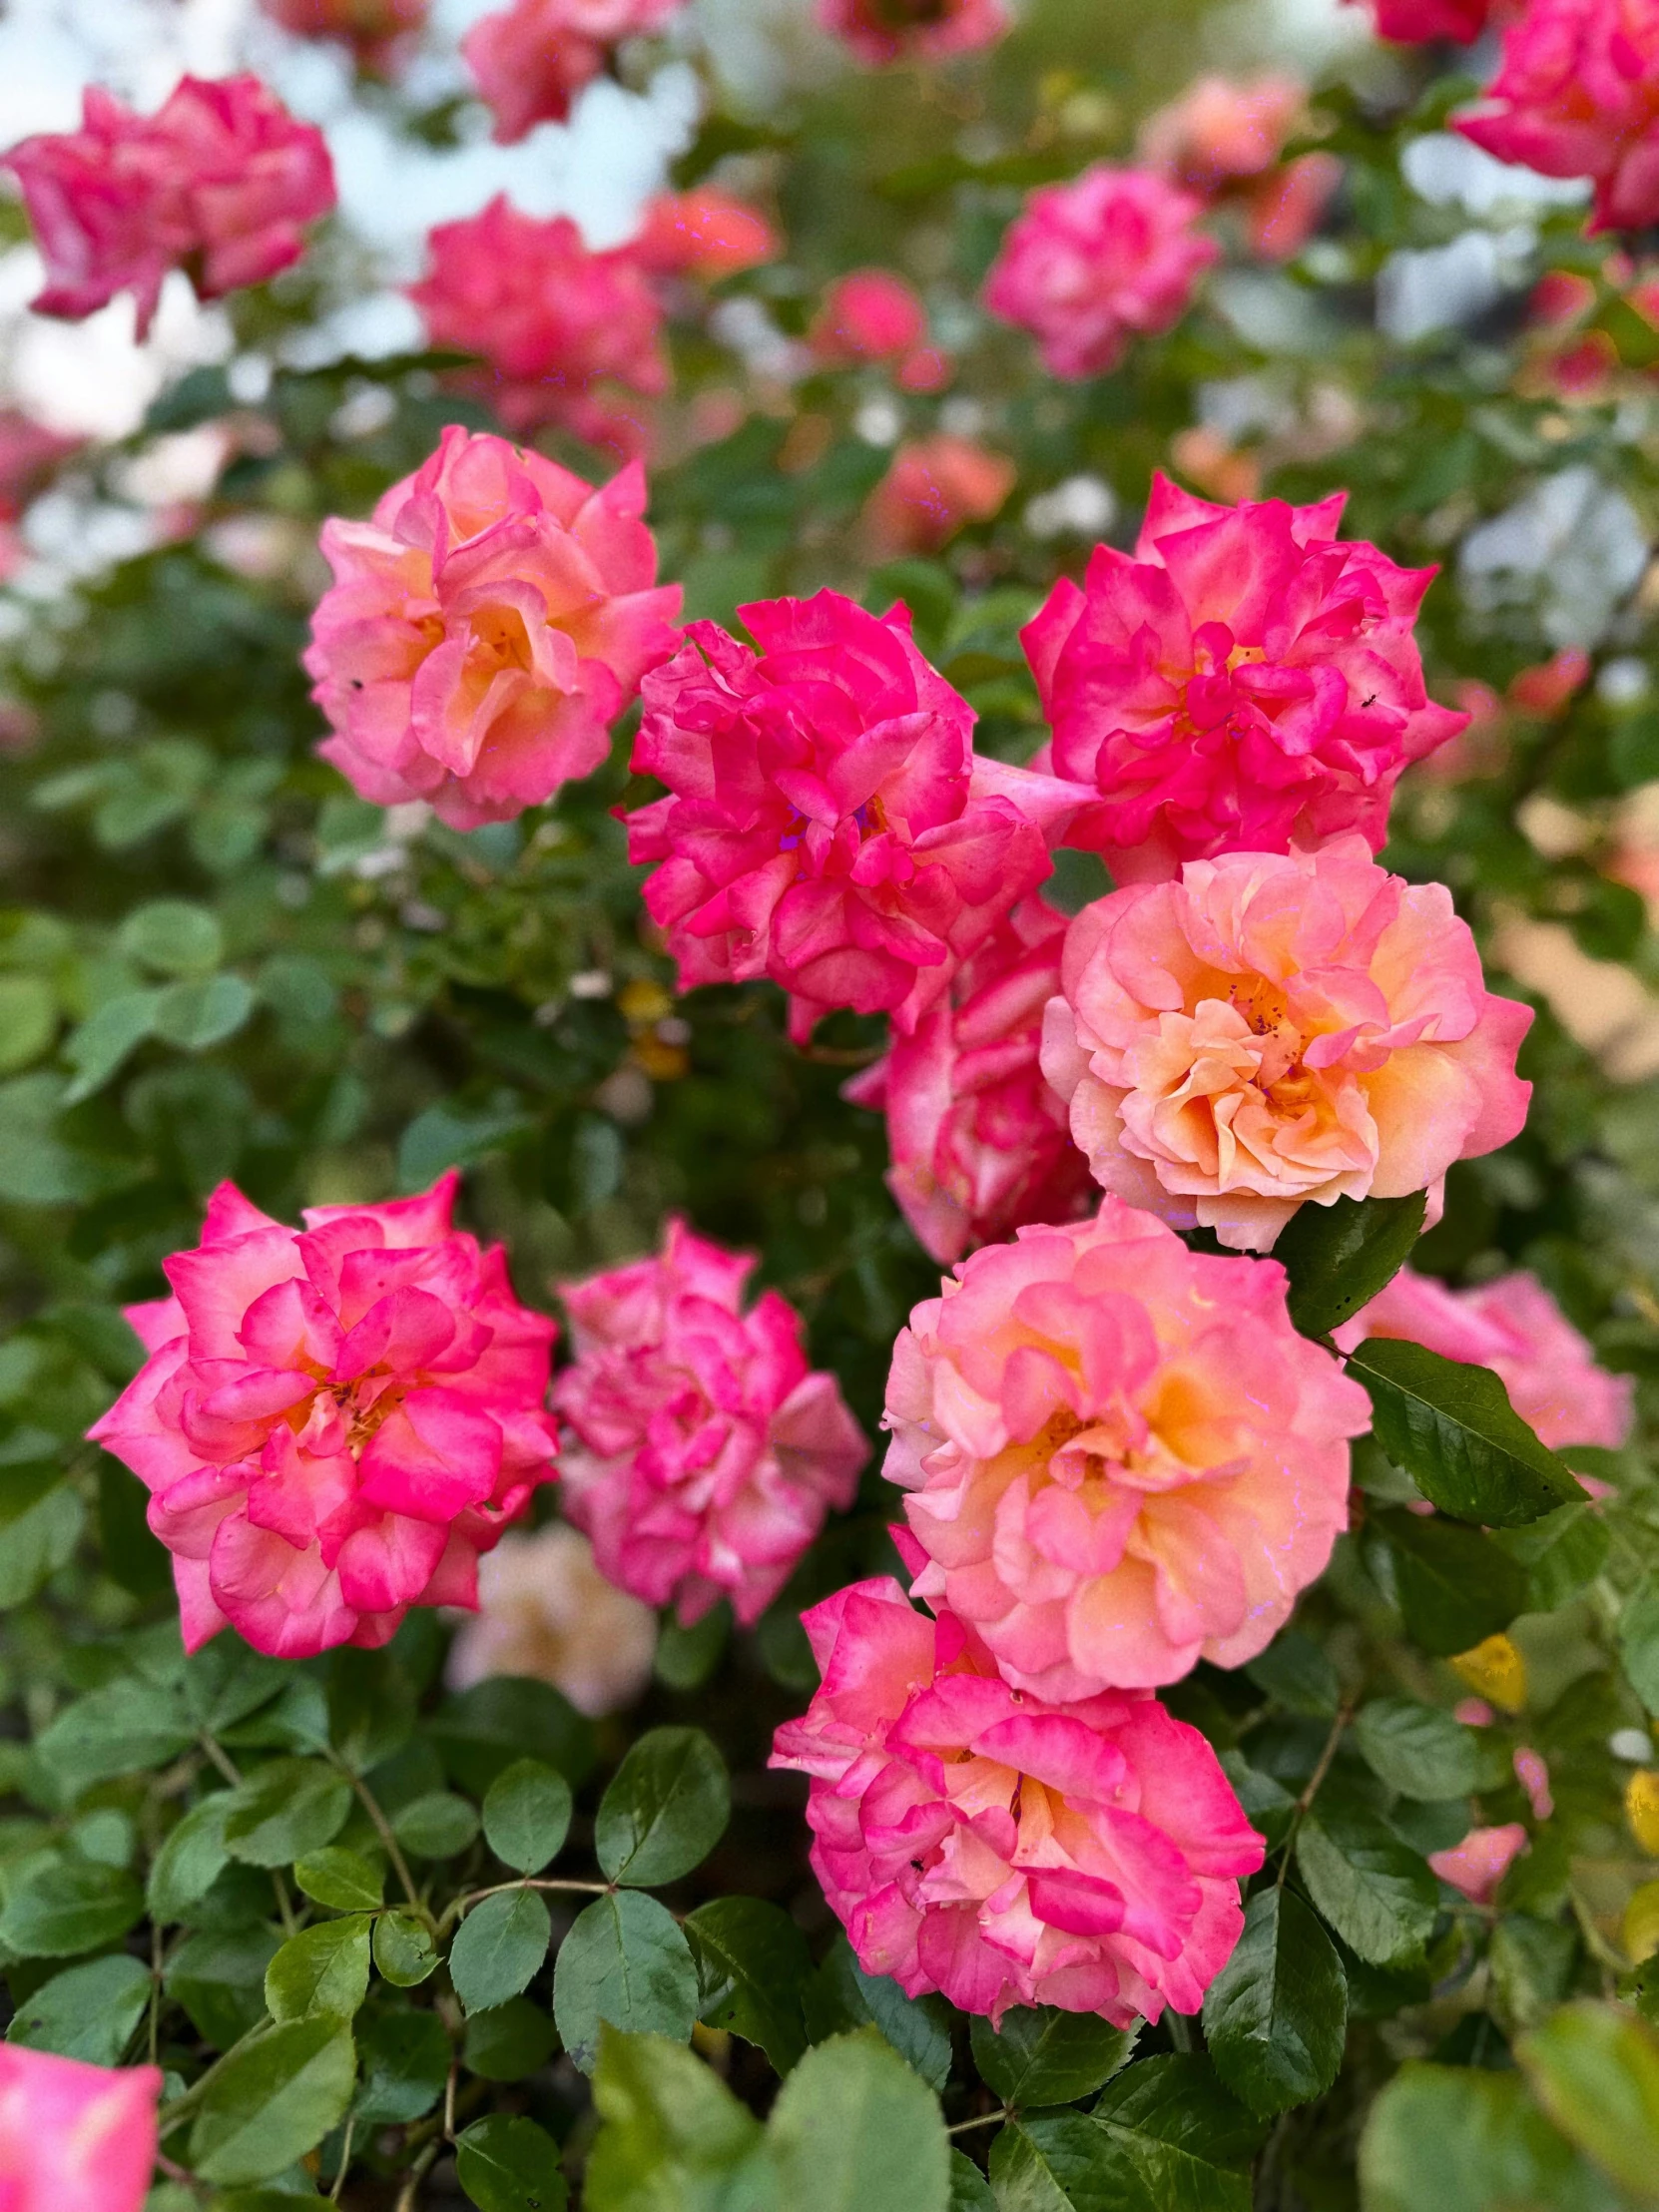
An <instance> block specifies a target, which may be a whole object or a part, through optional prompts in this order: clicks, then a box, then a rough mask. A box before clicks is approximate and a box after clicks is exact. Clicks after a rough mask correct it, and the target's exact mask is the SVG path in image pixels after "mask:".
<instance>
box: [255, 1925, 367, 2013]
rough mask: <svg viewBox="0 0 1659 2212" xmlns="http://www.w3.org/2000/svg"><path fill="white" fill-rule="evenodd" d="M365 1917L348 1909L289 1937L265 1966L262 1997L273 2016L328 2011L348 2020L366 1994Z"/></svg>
mask: <svg viewBox="0 0 1659 2212" xmlns="http://www.w3.org/2000/svg"><path fill="white" fill-rule="evenodd" d="M368 1938H369V1921H368V1916H367V1915H366V1914H364V1913H354V1914H352V1915H351V1916H350V1917H349V1919H346V1920H342V1921H319V1922H318V1923H317V1925H316V1926H315V1927H314V1928H304V1929H301V1930H300V1932H299V1934H298V1935H297V1936H289V1938H288V1940H287V1941H286V1942H285V1943H284V1944H283V1945H282V1947H281V1949H280V1950H279V1951H278V1952H277V1955H276V1957H275V1958H274V1959H273V1960H272V1961H271V1963H270V1965H269V1966H267V1968H266V1970H265V2001H266V2006H267V2009H268V2010H269V2011H270V2013H271V2016H272V2018H273V2019H274V2020H300V2019H303V2018H304V2017H305V2016H306V2014H307V2013H310V2012H332V2013H334V2014H335V2015H336V2016H337V2017H338V2018H340V2019H343V2020H348V2019H349V2018H350V2017H351V2015H352V2013H353V2012H355V2011H356V2009H357V2007H358V2006H359V2005H360V2004H361V2003H362V2001H363V1999H364V1997H366V1996H367V1994H368Z"/></svg>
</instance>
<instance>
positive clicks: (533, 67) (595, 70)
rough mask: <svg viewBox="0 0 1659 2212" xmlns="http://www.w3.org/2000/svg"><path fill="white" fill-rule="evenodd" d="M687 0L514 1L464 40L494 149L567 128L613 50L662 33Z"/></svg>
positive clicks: (464, 53)
mask: <svg viewBox="0 0 1659 2212" xmlns="http://www.w3.org/2000/svg"><path fill="white" fill-rule="evenodd" d="M684 5H685V0H512V5H511V6H510V7H506V8H502V9H499V10H497V11H496V12H495V13H493V14H490V15H482V16H480V17H479V18H478V19H477V21H476V22H475V23H474V24H473V26H472V28H471V29H470V30H469V31H468V32H467V33H466V36H465V37H464V38H463V39H462V40H461V53H462V56H463V57H464V59H465V61H466V65H467V67H468V69H470V70H471V72H472V77H473V82H474V83H475V84H476V85H477V87H478V90H479V93H480V94H481V96H482V98H483V99H484V101H485V102H486V104H487V105H488V106H489V107H490V108H491V109H492V110H493V111H494V115H495V130H494V132H493V133H492V136H493V137H494V139H495V141H496V143H497V144H498V145H501V146H511V145H513V144H514V143H515V141H517V140H519V139H521V138H525V137H527V136H528V134H529V133H530V132H531V131H532V130H533V129H534V128H535V126H536V125H537V124H538V123H562V122H563V121H564V120H565V118H566V116H567V115H569V113H570V104H571V102H572V101H573V100H574V99H575V97H576V95H577V94H578V93H579V92H580V91H581V90H582V88H583V86H584V85H587V84H590V83H591V82H592V81H593V79H594V78H595V77H597V76H598V75H599V73H600V71H601V70H602V69H603V68H604V66H605V62H606V59H607V57H608V55H609V53H610V50H611V48H612V47H613V46H616V45H617V44H619V43H620V41H621V40H623V39H625V38H639V37H643V36H645V35H647V34H648V33H650V32H653V31H660V30H662V29H663V27H664V26H665V24H667V23H668V22H669V21H670V19H671V18H672V17H674V16H675V15H678V13H679V12H680V10H681V8H682V7H684Z"/></svg>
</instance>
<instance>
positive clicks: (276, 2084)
mask: <svg viewBox="0 0 1659 2212" xmlns="http://www.w3.org/2000/svg"><path fill="white" fill-rule="evenodd" d="M355 2071H356V2057H355V2053H354V2051H353V2049H352V2044H351V2030H350V2029H349V2027H347V2026H346V2025H345V2023H344V2022H343V2021H342V2020H338V2019H335V2018H334V2017H333V2016H332V2015H331V2014H329V2013H326V2012H321V2013H317V2014H316V2015H315V2016H314V2017H313V2018H310V2019H305V2020H290V2021H289V2022H287V2024H286V2025H285V2026H282V2027H274V2028H273V2029H272V2030H271V2032H270V2033H269V2034H268V2035H263V2036H261V2037H260V2038H259V2040H258V2041H256V2042H253V2043H250V2044H247V2045H246V2046H245V2047H244V2048H243V2049H241V2050H239V2051H237V2052H235V2053H234V2054H233V2055H232V2056H231V2057H229V2058H227V2059H226V2060H225V2062H224V2064H223V2065H221V2066H219V2067H218V2068H216V2070H215V2072H214V2075H213V2078H212V2080H211V2081H210V2082H209V2084H208V2088H207V2092H206V2094H205V2095H204V2097H203V2099H202V2104H201V2108H200V2110H199V2111H198V2113H197V2116H196V2124H195V2126H194V2127H193V2128H192V2129H191V2136H190V2163H191V2166H192V2167H193V2169H194V2170H195V2171H196V2172H197V2173H198V2174H200V2175H201V2177H202V2179H203V2180H204V2181H219V2182H245V2181H269V2180H270V2179H271V2177H272V2175H274V2174H279V2173H280V2172H281V2171H282V2170H283V2168H284V2167H287V2166H291V2165H292V2164H293V2162H294V2160H295V2159H297V2158H303V2157H304V2155H305V2153H306V2151H308V2150H311V2149H313V2148H314V2147H315V2145H316V2144H318V2143H320V2142H321V2140H322V2138H323V2136H324V2135H326V2134H327V2132H328V2130H329V2129H330V2128H331V2127H334V2126H337V2124H338V2123H339V2121H340V2120H342V2119H343V2118H344V2116H345V2108H346V2106H347V2104H349V2102H350V2101H351V2084H352V2078H353V2075H354V2073H355Z"/></svg>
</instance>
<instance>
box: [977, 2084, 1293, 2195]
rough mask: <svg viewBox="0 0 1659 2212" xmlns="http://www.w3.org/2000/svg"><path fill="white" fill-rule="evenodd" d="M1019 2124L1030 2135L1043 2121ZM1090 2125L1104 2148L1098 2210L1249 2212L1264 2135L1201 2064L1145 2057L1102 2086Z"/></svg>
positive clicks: (1059, 2115)
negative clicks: (1252, 2166)
mask: <svg viewBox="0 0 1659 2212" xmlns="http://www.w3.org/2000/svg"><path fill="white" fill-rule="evenodd" d="M1054 2117H1055V2119H1056V2120H1067V2119H1071V2118H1073V2117H1075V2115H1073V2114H1070V2113H1057V2114H1055V2115H1054ZM1021 2124H1022V2125H1023V2126H1024V2127H1025V2128H1027V2129H1028V2130H1031V2131H1032V2132H1033V2133H1035V2131H1036V2130H1037V2129H1038V2128H1039V2127H1046V2125H1047V2124H1048V2123H1047V2119H1046V2116H1043V2117H1041V2118H1033V2119H1030V2120H1026V2121H1024V2122H1023V2123H1021ZM1089 2124H1091V2125H1093V2126H1094V2127H1096V2128H1098V2129H1099V2130H1100V2131H1101V2132H1102V2133H1103V2134H1104V2136H1105V2137H1106V2142H1107V2156H1106V2159H1105V2163H1104V2167H1103V2180H1104V2187H1105V2192H1106V2193H1105V2196H1104V2198H1103V2200H1102V2202H1103V2212H1104V2208H1105V2207H1109V2208H1110V2212H1164V2208H1165V2207H1166V2206H1180V2207H1182V2208H1185V2207H1187V2206H1192V2207H1193V2208H1194V2212H1200V2208H1202V2212H1249V2205H1250V2198H1251V2191H1250V2178H1249V2172H1248V2169H1249V2166H1250V2162H1251V2160H1252V2159H1253V2158H1254V2157H1255V2155H1256V2152H1257V2151H1258V2150H1259V2149H1260V2147H1261V2142H1262V2136H1263V2132H1264V2131H1263V2129H1262V2127H1261V2126H1260V2124H1259V2123H1258V2122H1257V2121H1255V2120H1253V2119H1252V2117H1251V2115H1250V2114H1249V2113H1248V2112H1247V2111H1246V2110H1245V2108H1244V2107H1243V2105H1241V2104H1239V2103H1238V2102H1237V2101H1236V2099H1234V2098H1233V2097H1232V2096H1230V2095H1229V2094H1228V2092H1227V2091H1226V2089H1224V2088H1223V2086H1222V2084H1221V2083H1220V2082H1219V2081H1218V2080H1217V2079H1216V2075H1215V2072H1214V2070H1213V2068H1212V2067H1211V2065H1210V2063H1209V2061H1208V2060H1207V2059H1205V2058H1201V2057H1199V2056H1197V2055H1196V2054H1186V2055H1177V2056H1172V2057H1167V2058H1143V2059H1141V2060H1139V2061H1138V2062H1137V2063H1136V2064H1135V2065H1133V2066H1127V2067H1125V2069H1124V2071H1123V2072H1122V2073H1120V2074H1118V2075H1117V2076H1116V2077H1115V2078H1114V2079H1113V2080H1111V2081H1109V2082H1108V2083H1107V2084H1106V2087H1105V2089H1104V2090H1103V2091H1102V2092H1101V2096H1100V2100H1099V2102H1098V2103H1097V2104H1096V2105H1095V2108H1094V2112H1093V2114H1092V2117H1091V2121H1090V2123H1089Z"/></svg>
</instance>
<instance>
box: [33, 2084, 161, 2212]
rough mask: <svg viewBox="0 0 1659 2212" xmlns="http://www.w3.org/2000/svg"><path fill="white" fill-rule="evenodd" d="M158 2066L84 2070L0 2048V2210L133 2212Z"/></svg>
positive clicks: (143, 2187)
mask: <svg viewBox="0 0 1659 2212" xmlns="http://www.w3.org/2000/svg"><path fill="white" fill-rule="evenodd" d="M161 2090H162V2074H161V2068H160V2067H159V2066H127V2067H123V2068H121V2069H120V2070H119V2071H118V2070H116V2069H115V2068H112V2067H109V2066H89V2065H86V2064H84V2063H83V2062H82V2061H81V2060H80V2059H79V2058H59V2057H56V2056H55V2055H54V2054H53V2053H51V2052H49V2051H44V2050H29V2049H27V2048H26V2047H25V2046H24V2045H23V2044H21V2043H0V2212H140V2207H141V2206H142V2205H143V2203H144V2199H145V2195H146V2193H147V2191H148V2190H149V2187H150V2180H151V2176H152V2174H153V2173H154V2171H155V2165H156V2106H157V2101H158V2099H159V2098H160V2096H161Z"/></svg>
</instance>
